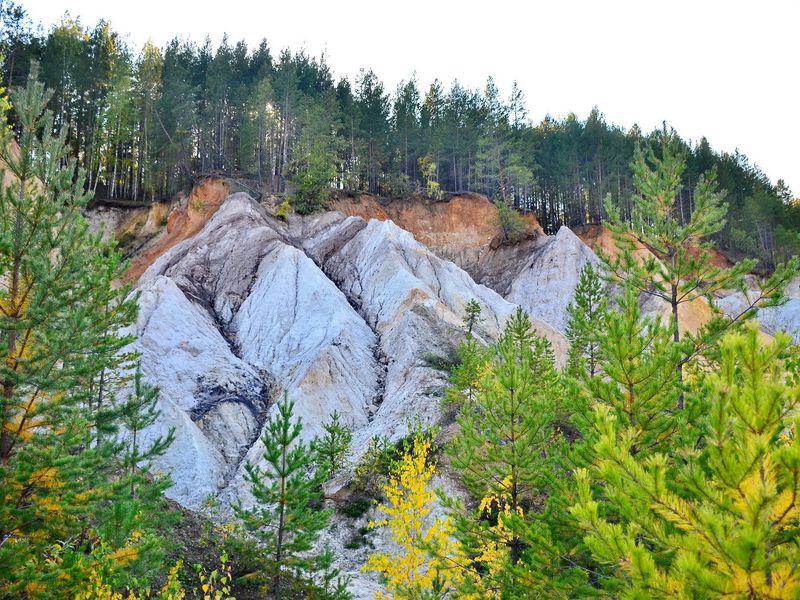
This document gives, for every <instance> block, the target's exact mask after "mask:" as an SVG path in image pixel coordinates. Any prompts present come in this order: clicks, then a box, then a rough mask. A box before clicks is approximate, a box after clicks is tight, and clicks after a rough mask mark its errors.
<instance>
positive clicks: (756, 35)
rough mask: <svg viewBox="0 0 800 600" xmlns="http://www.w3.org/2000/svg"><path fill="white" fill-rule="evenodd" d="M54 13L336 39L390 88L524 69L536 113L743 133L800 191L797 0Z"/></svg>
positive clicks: (139, 26) (149, 35)
mask: <svg viewBox="0 0 800 600" xmlns="http://www.w3.org/2000/svg"><path fill="white" fill-rule="evenodd" d="M22 4H23V6H25V8H26V9H27V10H28V12H29V14H30V15H31V17H32V18H33V20H34V21H35V22H38V21H41V22H43V23H44V25H45V27H46V28H49V26H50V25H51V24H52V23H54V22H56V21H58V20H59V19H60V17H61V15H63V13H64V11H65V10H69V11H70V13H71V14H72V15H73V16H80V17H81V20H82V22H83V23H84V24H89V25H93V24H94V23H95V22H96V21H97V20H98V19H100V18H105V19H107V20H109V21H110V22H111V24H112V26H113V28H114V29H115V30H117V31H118V32H119V33H121V34H126V33H127V34H129V38H128V39H129V41H130V42H131V43H132V45H133V46H134V47H136V48H138V47H140V46H141V45H142V44H143V43H144V42H145V41H147V40H148V39H149V40H151V41H153V42H154V43H156V44H157V45H163V44H164V43H165V42H166V41H168V40H169V39H171V38H173V37H175V36H176V35H177V36H180V37H183V38H190V39H193V40H196V41H198V42H200V41H202V40H203V38H205V36H206V35H207V34H208V35H210V37H211V39H212V42H214V43H217V42H218V41H219V40H220V39H221V38H222V34H223V33H224V32H227V34H228V38H229V40H231V41H232V42H235V41H237V40H239V39H245V40H246V41H247V42H248V43H249V44H250V46H251V47H253V46H254V45H255V44H256V43H257V42H258V41H259V40H260V39H261V38H266V39H267V41H268V43H269V45H270V48H271V50H272V53H273V56H276V55H277V54H278V51H279V50H280V49H282V48H284V47H287V46H288V47H290V48H291V49H292V50H299V49H300V48H305V49H306V50H307V51H308V52H309V53H310V54H312V55H319V54H320V53H321V52H323V51H324V52H325V53H326V55H327V57H328V64H329V65H330V66H331V67H332V69H333V70H334V74H335V75H336V76H337V78H338V77H339V76H348V77H353V76H354V75H355V74H357V73H358V70H359V69H360V68H362V67H366V68H372V69H373V70H374V71H375V72H376V73H377V74H378V76H380V77H381V79H382V80H383V81H384V83H385V84H386V88H387V90H388V91H393V90H394V88H395V85H396V84H397V82H398V81H400V80H401V79H408V78H409V77H410V76H411V74H412V72H413V71H416V73H417V78H418V80H419V83H420V89H421V90H423V91H424V90H425V89H427V86H428V85H429V84H430V82H431V81H432V80H433V79H434V78H435V77H438V78H440V79H442V80H443V81H444V83H445V87H446V88H449V85H450V82H451V81H452V80H453V79H456V78H457V79H458V80H459V81H460V82H461V83H462V84H464V85H467V86H469V87H483V84H484V83H485V81H486V77H487V75H493V76H494V78H495V80H496V82H497V83H498V85H499V87H500V89H501V91H502V92H503V95H504V96H507V95H508V92H509V91H510V87H511V82H512V81H514V80H515V79H516V80H517V81H518V83H519V85H520V86H521V87H522V89H523V90H524V92H525V94H526V97H527V101H528V109H529V116H530V118H531V119H532V120H533V121H534V122H538V121H539V120H540V119H541V118H542V117H544V115H546V114H548V113H549V114H551V115H553V116H556V117H562V116H565V115H567V114H568V113H570V112H575V113H576V114H577V115H578V116H579V117H580V118H581V119H584V118H585V117H586V116H587V115H588V113H589V110H590V109H591V108H592V106H593V105H597V106H598V108H599V109H600V110H601V111H602V112H603V113H604V114H605V116H606V119H607V120H608V121H609V122H612V123H616V124H619V125H622V126H624V127H630V126H631V125H632V124H634V123H638V124H639V126H640V127H641V128H642V129H643V130H644V131H650V130H652V129H653V128H655V127H657V126H659V125H660V124H661V122H662V121H664V120H666V121H667V123H668V124H669V125H671V126H673V127H674V128H675V129H676V130H677V131H678V132H679V133H680V135H681V136H682V137H684V138H688V139H691V140H698V139H699V138H700V137H701V136H703V135H705V136H706V137H707V138H708V140H709V142H710V143H711V145H712V147H713V148H714V149H716V150H719V151H729V152H733V151H734V150H735V149H736V148H739V150H740V151H741V152H743V153H744V154H746V155H747V156H748V157H749V158H750V160H751V162H753V163H755V164H756V165H758V166H759V167H760V168H761V169H762V170H763V171H764V173H766V175H767V176H768V177H769V178H770V179H771V180H772V181H773V183H774V182H775V181H776V180H777V179H779V178H782V179H784V180H786V182H787V183H788V184H789V186H790V187H791V188H792V190H793V191H794V194H795V196H800V114H798V113H799V112H800V111H798V107H800V1H798V0H761V1H760V2H755V1H754V0H750V1H748V2H743V1H739V0H728V1H726V2H725V1H716V0H694V1H686V0H669V1H664V0H662V1H661V2H655V1H653V0H631V1H624V0H613V1H609V0H606V1H601V0H585V1H580V0H550V1H549V2H547V3H544V2H540V1H537V0H528V1H527V2H524V1H518V2H514V1H511V0H492V1H486V0H484V1H482V2H475V1H472V0H461V1H454V0H399V1H398V0H396V1H393V2H391V3H390V2H381V1H380V0H369V1H367V0H327V1H318V2H310V1H307V0H305V1H304V0H278V1H275V0H262V1H261V2H258V1H257V0H256V1H255V2H252V1H251V2H245V1H243V0H224V1H220V0H215V1H213V2H211V1H208V0H200V1H195V2H185V1H177V0H161V1H159V2H156V1H154V0H138V1H131V0H111V1H109V0H70V1H69V2H68V3H66V4H65V3H64V2H63V0H22Z"/></svg>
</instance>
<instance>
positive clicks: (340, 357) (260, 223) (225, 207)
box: [90, 179, 800, 598]
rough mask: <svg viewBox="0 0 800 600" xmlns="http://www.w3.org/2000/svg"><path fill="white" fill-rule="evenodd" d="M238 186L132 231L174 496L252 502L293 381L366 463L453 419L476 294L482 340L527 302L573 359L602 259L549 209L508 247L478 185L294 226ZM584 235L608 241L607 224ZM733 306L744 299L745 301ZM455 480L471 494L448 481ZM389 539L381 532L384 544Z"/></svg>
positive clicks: (209, 193) (347, 564)
mask: <svg viewBox="0 0 800 600" xmlns="http://www.w3.org/2000/svg"><path fill="white" fill-rule="evenodd" d="M227 189H228V188H227V186H226V185H225V183H224V182H223V181H221V180H212V179H204V180H202V181H200V182H198V185H197V186H196V187H195V188H194V189H193V190H192V192H191V194H189V195H188V197H187V199H184V200H182V201H178V202H176V203H175V204H174V205H173V207H172V210H171V212H170V213H169V216H168V218H167V219H166V223H167V224H166V225H162V226H161V227H160V228H159V227H156V230H155V231H154V230H153V229H152V228H150V227H148V226H147V225H146V224H147V223H148V222H152V221H153V219H154V218H155V217H154V215H157V218H159V219H161V220H162V222H163V220H164V208H163V207H161V206H159V205H154V208H153V209H152V211H155V212H152V211H151V214H150V215H149V216H148V217H146V216H145V213H142V212H134V213H133V214H132V215H131V216H130V217H129V220H128V222H123V223H121V224H120V225H119V226H118V234H117V235H118V236H121V237H123V238H124V237H125V236H128V237H129V238H130V236H131V235H132V232H138V234H137V235H138V236H139V237H138V239H137V241H136V242H133V241H131V240H130V239H129V243H130V244H131V246H130V247H132V248H138V249H137V250H134V251H133V252H134V260H133V263H132V266H131V269H130V270H129V271H128V275H127V277H129V278H130V280H131V281H136V278H137V275H138V274H139V273H141V276H140V277H139V278H138V281H137V285H136V291H137V294H138V303H139V317H138V321H137V324H136V326H135V328H134V329H133V330H132V333H133V334H135V335H136V336H137V341H136V342H135V344H134V346H133V349H135V350H137V351H138V352H140V353H141V357H142V366H143V370H144V374H145V376H146V378H147V380H148V381H149V382H151V383H153V384H155V385H158V386H159V388H160V389H161V400H160V401H159V410H160V411H161V416H160V417H159V421H158V423H157V425H155V426H154V427H152V428H150V429H149V430H148V431H147V436H146V438H145V439H154V438H155V437H157V436H158V435H163V434H164V433H165V432H166V431H167V430H168V429H169V428H174V429H175V431H176V440H175V442H174V443H173V444H172V446H171V447H170V448H169V450H168V452H167V454H166V455H165V456H164V457H163V458H162V459H160V461H159V463H158V465H159V467H158V468H159V469H162V470H163V471H164V472H168V473H169V474H170V475H171V477H172V481H173V485H172V487H171V488H170V489H169V490H168V492H167V494H168V496H169V497H171V498H174V499H175V500H177V501H178V502H180V503H181V504H183V505H184V506H186V507H189V508H192V509H195V510H202V509H203V507H204V506H206V505H207V504H208V502H209V498H214V499H215V503H221V506H222V510H221V513H219V514H221V515H223V516H225V515H228V512H227V510H228V509H227V508H226V507H229V506H231V505H232V504H235V503H237V502H244V503H245V504H247V503H248V502H250V501H251V498H250V497H249V495H248V488H247V485H245V482H244V480H243V465H244V464H245V463H246V462H247V461H253V462H256V463H258V462H259V460H260V457H261V455H262V453H263V447H262V446H261V443H260V441H259V436H260V434H261V428H262V426H263V424H264V421H265V418H266V415H267V413H268V411H270V410H272V409H273V407H274V404H275V402H276V400H277V398H278V397H279V396H280V394H281V393H282V390H286V391H287V392H288V394H289V396H290V397H291V398H293V399H294V400H295V401H296V402H297V408H296V412H297V414H298V415H299V416H300V417H301V418H302V419H303V422H304V423H305V428H304V430H303V435H304V436H305V437H306V438H307V439H310V438H311V437H313V436H314V435H316V434H318V433H320V431H321V424H322V423H323V422H325V421H326V419H327V418H328V416H329V415H330V414H331V413H332V412H333V411H337V412H338V413H339V414H340V415H342V417H343V419H344V422H345V423H346V424H347V425H349V426H350V427H352V428H353V431H354V441H353V444H352V446H351V454H350V459H351V465H352V464H355V463H356V462H357V461H358V458H359V456H360V455H361V454H362V453H363V452H364V451H365V450H366V449H367V447H368V441H369V439H370V438H371V437H373V436H387V437H388V438H389V439H391V440H398V439H400V438H402V437H403V436H405V435H406V434H407V433H408V426H409V424H410V423H412V422H413V421H414V420H416V419H419V420H420V422H421V423H423V424H435V423H440V422H442V419H445V418H446V415H444V414H443V413H442V410H441V398H442V395H443V393H444V388H445V386H446V384H447V379H446V374H445V373H443V372H442V371H441V370H438V369H437V368H435V367H434V366H432V365H431V364H430V363H429V361H428V359H427V358H426V357H429V356H441V357H447V356H450V355H452V353H453V351H454V348H455V346H456V344H458V343H459V341H460V340H461V339H463V336H464V326H463V322H462V316H463V314H464V308H465V305H466V303H467V301H469V300H470V299H473V298H474V299H477V300H478V302H479V304H480V306H481V308H482V310H483V316H484V319H483V321H482V322H481V323H480V325H479V327H478V330H477V334H478V335H479V337H480V338H481V339H483V340H485V341H487V342H489V341H492V340H495V339H497V336H498V335H499V332H500V330H501V328H502V326H503V324H504V322H505V321H506V319H507V318H508V316H509V315H510V314H511V313H512V311H513V310H514V308H515V306H516V305H520V306H522V307H523V308H524V309H525V310H526V311H527V312H528V313H529V314H530V315H531V317H532V318H533V323H534V327H535V329H536V331H537V332H538V333H539V334H541V335H544V336H545V337H547V338H548V339H549V340H550V341H551V343H552V344H553V348H554V350H555V353H556V358H557V361H558V362H559V364H563V363H564V360H565V357H566V352H567V344H566V340H565V338H564V336H563V332H564V329H565V326H566V321H567V313H566V307H567V304H568V303H569V302H570V301H571V299H572V297H573V295H574V292H575V286H576V285H577V282H578V276H579V273H580V271H581V269H582V268H583V266H584V265H585V264H586V263H587V262H591V263H593V264H595V265H598V264H599V260H598V258H597V257H596V255H595V254H594V252H593V251H592V249H591V247H590V246H587V245H586V244H585V243H584V242H583V241H581V238H580V237H578V236H576V235H575V234H574V233H573V232H572V231H570V230H569V229H568V228H566V227H562V228H561V229H560V230H559V232H558V233H557V234H556V235H553V236H547V235H545V234H544V233H543V232H542V231H541V228H539V227H538V224H537V223H536V222H535V221H534V220H529V221H528V227H529V230H528V234H527V235H526V236H525V237H524V238H523V239H521V240H518V241H517V242H516V243H513V244H501V243H499V241H498V239H499V238H498V235H497V230H496V229H495V225H494V224H493V223H494V211H495V208H494V205H492V204H491V203H490V202H489V201H488V200H487V199H486V198H485V197H481V196H478V195H468V196H463V195H462V196H455V197H451V198H449V199H447V200H443V201H439V202H422V201H418V200H391V201H387V200H378V199H377V198H375V197H372V196H362V197H360V198H340V199H338V200H335V201H333V202H332V205H331V208H332V210H331V211H328V212H323V213H320V214H317V215H314V216H307V217H302V216H297V215H290V216H289V218H288V219H287V220H281V219H277V218H275V217H274V216H273V215H272V214H271V213H270V211H269V210H267V209H266V208H265V207H264V206H262V205H261V204H260V203H258V202H256V201H255V200H253V199H252V198H251V197H249V196H248V195H247V194H244V193H235V194H233V195H230V196H228V197H227V198H224V200H223V196H224V194H225V192H226V191H227ZM90 216H92V215H90ZM581 235H582V237H583V238H584V239H586V240H587V241H588V242H590V243H593V244H595V245H603V244H604V241H605V243H606V246H607V242H608V240H607V234H605V233H603V232H602V231H599V230H593V231H591V232H582V234H581ZM422 241H424V243H421V242H422ZM606 249H608V248H606ZM642 252H644V253H646V252H647V250H646V249H642ZM720 260H722V259H721V258H720ZM795 288H796V286H795ZM795 288H793V289H792V290H791V293H792V294H793V298H792V300H791V301H790V303H789V304H788V305H786V306H784V307H782V308H779V309H769V310H767V311H764V318H763V322H764V325H765V329H766V330H767V331H769V332H774V331H777V330H779V329H789V330H790V331H791V332H793V334H794V335H795V339H798V338H800V332H797V331H796V323H797V314H798V313H797V311H798V307H800V295H798V294H797V289H795ZM720 304H721V305H722V306H723V307H724V308H726V309H727V310H730V311H734V310H736V307H737V306H739V305H740V304H741V299H739V300H737V298H736V297H735V296H731V297H729V298H723V299H721V300H720ZM648 306H649V308H648V310H651V311H655V312H662V311H663V310H664V309H665V307H660V306H658V305H657V304H652V303H651V304H650V305H648ZM684 309H685V311H684V312H682V313H681V318H682V320H683V321H684V322H685V323H686V324H687V327H688V328H690V329H696V328H697V327H699V326H700V325H702V324H703V323H704V322H705V321H706V320H707V319H708V317H709V314H710V313H709V310H708V307H707V306H706V305H704V304H703V303H702V302H697V303H694V304H692V305H691V306H689V307H688V308H686V307H684ZM354 366H357V368H355V369H354V368H353V367H354ZM351 468H352V467H351ZM347 482H348V476H347V475H345V476H343V477H340V478H338V479H337V480H336V481H335V482H333V483H332V486H333V487H329V488H328V492H329V494H331V495H332V496H331V497H335V498H336V501H335V504H336V503H342V502H344V503H346V502H348V499H349V498H350V497H351V494H352V490H350V488H349V487H348V483H347ZM440 485H444V486H445V487H446V488H447V489H448V490H450V491H451V492H452V493H457V490H458V489H459V486H458V485H457V484H456V483H455V482H454V481H452V480H449V479H448V478H447V477H446V476H445V478H444V479H442V480H441V481H440ZM335 522H336V523H337V527H340V528H343V529H341V531H344V532H345V533H341V531H340V534H337V535H335V536H328V537H327V538H326V539H327V540H328V542H329V543H331V544H332V545H333V547H334V549H335V550H336V553H337V557H338V558H337V561H338V564H339V565H340V566H341V567H342V568H343V569H344V570H345V571H347V572H349V573H350V575H352V576H353V578H354V580H353V581H354V582H353V586H352V589H353V591H354V593H355V594H356V597H364V598H370V597H372V594H373V592H374V590H375V589H376V588H375V582H374V580H371V579H370V578H365V576H364V575H362V574H361V573H360V571H359V568H360V566H361V565H362V564H363V561H364V560H366V549H365V548H360V549H358V550H356V551H353V550H345V549H344V548H343V547H342V546H341V544H342V543H344V542H343V541H342V540H343V539H345V540H346V539H349V538H352V537H354V536H355V537H358V536H357V533H356V532H357V529H358V527H361V526H362V525H363V518H362V520H356V521H352V520H349V519H341V518H340V519H338V520H336V521H335ZM386 543H387V542H386V540H385V539H384V538H383V537H381V535H378V536H377V537H373V538H372V539H371V542H370V544H371V545H374V546H376V547H378V548H382V547H384V545H385V544H386Z"/></svg>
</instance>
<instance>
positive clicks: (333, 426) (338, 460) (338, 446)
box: [313, 411, 353, 479]
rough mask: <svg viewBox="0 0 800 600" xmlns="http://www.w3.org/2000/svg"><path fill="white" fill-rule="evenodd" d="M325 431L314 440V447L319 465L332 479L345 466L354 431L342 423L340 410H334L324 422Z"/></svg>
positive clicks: (328, 477)
mask: <svg viewBox="0 0 800 600" xmlns="http://www.w3.org/2000/svg"><path fill="white" fill-rule="evenodd" d="M322 429H323V431H324V433H323V434H322V435H321V436H320V437H318V438H317V439H315V440H314V444H313V449H314V452H316V455H317V466H318V468H320V469H322V470H323V471H324V473H325V477H326V478H327V479H331V478H332V477H333V476H334V475H336V473H337V472H338V471H340V470H341V469H342V468H344V466H345V461H346V457H347V452H348V450H350V442H351V441H352V440H353V432H352V430H351V429H350V428H349V427H347V426H346V425H344V424H342V418H341V416H340V415H339V412H338V411H333V412H332V413H331V416H330V420H329V421H327V422H325V423H323V425H322Z"/></svg>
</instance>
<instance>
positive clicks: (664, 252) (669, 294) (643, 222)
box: [600, 130, 800, 408]
mask: <svg viewBox="0 0 800 600" xmlns="http://www.w3.org/2000/svg"><path fill="white" fill-rule="evenodd" d="M677 146H678V144H677V143H676V140H675V137H674V134H672V133H671V132H668V131H666V130H665V131H663V132H662V133H661V146H660V149H659V150H660V152H659V154H660V155H657V154H656V152H654V151H653V149H650V150H649V151H647V152H645V151H644V150H643V149H642V148H641V147H638V148H637V149H636V152H635V155H634V161H633V173H634V184H635V187H636V190H637V193H636V194H635V195H634V196H633V198H632V205H633V209H632V213H631V215H630V220H624V219H623V218H622V217H621V216H620V213H619V211H618V210H617V208H616V206H615V205H614V203H613V202H612V201H611V199H610V197H609V198H607V199H606V203H605V207H606V211H607V213H608V221H607V222H606V223H605V224H606V226H607V227H608V228H609V229H611V231H612V232H613V235H614V242H615V244H616V247H617V253H616V255H615V256H609V255H607V254H605V253H602V252H601V253H600V256H601V258H602V259H603V261H604V262H605V264H606V267H607V269H608V271H609V273H610V274H611V276H612V277H613V278H615V279H616V280H617V281H619V282H625V283H626V284H627V285H629V286H632V287H633V288H634V289H636V290H637V291H638V292H639V293H642V294H645V295H648V296H651V297H655V298H657V299H659V300H661V301H662V302H664V303H665V304H666V306H668V307H669V310H670V313H671V317H672V319H671V321H670V329H671V332H672V336H673V339H674V341H675V342H678V341H680V339H681V331H682V330H683V329H685V327H683V326H682V325H683V324H682V321H681V319H682V311H681V306H683V305H688V304H690V303H693V302H705V303H706V304H707V306H708V308H709V310H710V311H711V312H712V314H713V315H714V318H713V319H712V320H711V321H710V322H709V323H708V324H706V326H705V327H704V328H703V329H702V330H701V331H700V332H699V333H698V334H697V335H696V336H694V335H688V339H690V340H691V341H692V342H693V346H692V347H690V348H689V349H688V351H687V352H686V354H685V356H684V359H683V360H682V361H681V362H680V363H678V365H677V367H676V369H677V373H678V378H679V379H680V380H681V381H682V379H683V375H684V365H685V364H686V363H687V362H689V361H690V360H691V359H692V358H694V357H695V356H696V355H697V354H700V353H703V352H705V351H706V350H707V349H708V348H711V347H713V346H714V344H715V341H716V340H717V339H719V337H720V336H721V335H723V334H724V333H725V332H726V331H727V330H729V329H730V328H731V326H733V325H736V324H737V323H738V322H740V321H743V320H746V319H748V318H750V317H752V316H754V315H755V313H756V312H757V310H758V309H759V308H763V307H766V306H774V305H777V304H780V303H782V302H783V301H785V296H784V295H783V290H784V289H785V287H786V285H787V284H788V283H789V282H790V281H791V279H792V278H793V277H795V276H796V275H797V273H798V269H800V262H798V260H797V259H792V260H790V261H789V262H787V263H786V264H784V265H779V266H778V267H777V268H776V269H775V272H774V273H773V274H772V275H771V276H770V277H769V278H768V279H767V280H766V281H763V282H759V290H758V292H757V293H756V294H750V295H747V296H746V297H747V298H748V305H747V307H746V308H745V309H744V310H743V311H742V312H741V314H739V315H736V316H735V317H734V318H728V317H724V316H723V315H722V314H721V312H720V311H719V310H718V309H717V308H716V306H715V303H714V298H713V296H714V294H715V293H717V292H720V291H722V290H731V289H734V290H740V291H742V292H745V284H744V275H745V274H747V273H748V272H750V271H751V270H752V269H753V268H754V267H755V266H756V263H757V261H755V260H743V261H741V262H739V263H736V264H735V265H734V266H733V267H730V268H723V267H719V266H716V265H715V264H714V262H713V259H712V254H711V250H712V248H713V246H714V244H713V241H712V239H711V237H712V236H713V235H715V234H717V233H719V232H720V231H721V230H722V229H723V228H724V226H725V215H726V214H727V210H728V207H727V204H725V203H723V202H722V197H721V194H720V193H719V191H718V190H717V185H716V175H715V173H714V172H713V171H711V172H709V173H706V174H705V175H702V176H701V177H700V178H699V179H698V181H697V183H696V185H695V186H694V189H693V190H692V193H691V197H692V211H691V214H690V215H689V216H688V217H685V216H684V215H683V213H682V212H681V211H680V210H679V206H680V200H679V199H680V196H681V192H682V183H681V181H682V175H683V171H684V169H685V167H686V161H685V157H684V155H683V154H682V153H681V151H679V150H676V147H677ZM643 250H647V251H649V252H648V253H644V252H643ZM678 406H679V408H682V407H683V395H680V396H679V397H678Z"/></svg>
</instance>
